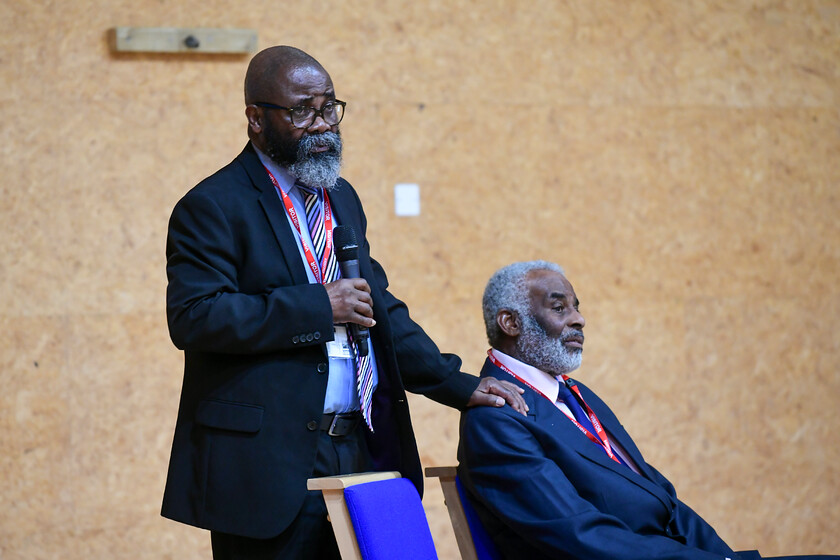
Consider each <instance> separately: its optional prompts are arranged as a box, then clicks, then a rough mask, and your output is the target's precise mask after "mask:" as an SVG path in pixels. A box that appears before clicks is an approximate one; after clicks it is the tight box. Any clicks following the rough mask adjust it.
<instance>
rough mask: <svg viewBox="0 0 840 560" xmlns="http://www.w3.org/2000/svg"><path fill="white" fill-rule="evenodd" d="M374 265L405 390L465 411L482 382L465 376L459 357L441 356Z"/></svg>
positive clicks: (374, 263) (470, 376)
mask: <svg viewBox="0 0 840 560" xmlns="http://www.w3.org/2000/svg"><path fill="white" fill-rule="evenodd" d="M372 264H373V268H374V271H375V273H376V277H377V279H378V281H379V282H380V287H384V288H383V293H384V295H385V302H386V306H387V310H388V318H389V320H390V323H391V329H392V334H393V340H394V350H395V352H396V355H397V365H398V367H399V369H400V375H401V377H402V380H403V383H404V384H405V388H406V389H407V390H409V391H411V392H412V393H418V394H421V395H424V396H426V397H429V398H430V399H433V400H435V401H437V402H439V403H441V404H443V405H446V406H450V407H452V408H457V409H459V410H463V409H464V408H466V406H467V402H468V401H469V400H470V397H471V396H472V394H473V392H474V391H475V390H476V388H477V387H478V384H479V382H480V379H479V378H478V377H476V376H474V375H469V374H466V373H463V372H461V359H460V358H459V357H458V356H456V355H455V354H442V353H441V352H440V350H439V349H438V347H437V345H436V344H435V343H434V341H432V339H431V338H430V337H429V335H427V334H426V332H425V331H424V330H423V329H422V328H421V327H420V326H419V325H418V324H417V323H415V322H414V320H412V318H411V316H410V315H409V313H408V307H407V306H406V305H405V303H403V302H402V301H400V300H399V299H397V298H396V297H394V296H393V295H392V294H391V293H390V292H389V291H388V290H387V286H388V281H387V278H386V277H385V271H384V270H382V267H381V266H379V263H377V262H376V261H372Z"/></svg>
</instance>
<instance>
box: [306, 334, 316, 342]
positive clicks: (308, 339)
mask: <svg viewBox="0 0 840 560" xmlns="http://www.w3.org/2000/svg"><path fill="white" fill-rule="evenodd" d="M314 338H315V337H314V336H313V335H312V333H309V334H308V335H306V342H312V339H314Z"/></svg>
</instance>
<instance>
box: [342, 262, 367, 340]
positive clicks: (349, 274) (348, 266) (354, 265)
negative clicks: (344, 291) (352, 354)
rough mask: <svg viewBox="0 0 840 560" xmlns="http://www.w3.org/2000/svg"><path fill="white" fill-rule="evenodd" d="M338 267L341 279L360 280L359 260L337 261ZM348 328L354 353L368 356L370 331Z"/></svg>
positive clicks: (360, 328)
mask: <svg viewBox="0 0 840 560" xmlns="http://www.w3.org/2000/svg"><path fill="white" fill-rule="evenodd" d="M338 266H339V268H340V269H341V276H342V277H343V278H361V274H359V259H348V260H346V261H338ZM348 326H349V327H350V334H351V335H352V336H353V343H354V344H355V345H356V351H357V352H358V353H359V356H367V355H368V352H369V350H368V338H369V337H370V331H369V330H368V328H367V327H364V326H362V325H359V324H356V323H348Z"/></svg>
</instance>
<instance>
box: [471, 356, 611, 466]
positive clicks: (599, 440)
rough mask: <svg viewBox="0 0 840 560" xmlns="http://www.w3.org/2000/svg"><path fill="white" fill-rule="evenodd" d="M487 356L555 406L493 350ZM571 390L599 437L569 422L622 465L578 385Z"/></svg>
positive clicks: (578, 424) (501, 368) (497, 365)
mask: <svg viewBox="0 0 840 560" xmlns="http://www.w3.org/2000/svg"><path fill="white" fill-rule="evenodd" d="M487 356H488V357H489V358H490V361H491V362H493V365H494V366H496V367H497V368H499V369H500V370H502V371H504V372H505V373H507V374H508V375H511V376H513V377H514V378H515V379H516V380H518V381H519V382H520V383H522V384H524V385H527V386H528V387H530V388H531V389H533V390H534V391H536V393H537V394H538V395H542V396H543V397H545V399H546V400H547V401H549V402H551V404H554V402H553V401H552V400H551V399H550V398H549V397H548V396H546V395H545V393H543V392H542V391H540V390H539V389H537V388H536V387H534V386H533V385H531V384H530V383H528V382H527V381H525V380H524V379H522V378H521V377H519V376H518V375H516V374H515V373H513V371H511V370H510V368H508V367H506V366H505V365H504V364H503V363H502V362H500V361H499V359H498V358H497V357H496V356H494V355H493V349H492V348H491V349H490V350H488V351H487ZM562 377H563V381H566V380H567V379H568V378H569V377H568V376H567V375H563V376H562ZM569 389H571V390H572V391H574V392H575V394H576V395H577V396H578V397H579V398H580V402H581V403H583V408H584V409H585V410H586V415H587V416H589V421H590V422H592V427H593V428H595V431H596V432H597V434H598V437H597V438H596V437H595V435H593V434H592V433H590V432H589V430H587V429H586V428H584V427H583V426H581V425H580V423H579V422H578V421H577V420H575V418H574V416H569V415H568V414H566V416H568V418H569V420H571V421H572V422H574V424H575V426H577V427H578V429H579V430H580V431H581V432H583V434H584V435H585V436H586V437H588V438H589V439H590V440H591V441H592V442H594V443H597V444H598V445H600V446H601V447H603V448H604V451H606V452H607V455H608V456H609V458H610V459H612V460H613V461H615V462H616V463H619V464H620V463H621V461H619V460H618V457H616V456H615V453H613V450H612V446H611V445H610V439H609V437H608V436H607V432H606V431H605V430H604V427H603V426H601V422H599V421H598V417H597V416H595V412H594V411H593V410H592V409H591V408H589V405H588V404H586V401H585V400H583V396H582V395H581V394H580V389H578V387H577V385H572V386H571V387H569ZM555 406H556V405H555Z"/></svg>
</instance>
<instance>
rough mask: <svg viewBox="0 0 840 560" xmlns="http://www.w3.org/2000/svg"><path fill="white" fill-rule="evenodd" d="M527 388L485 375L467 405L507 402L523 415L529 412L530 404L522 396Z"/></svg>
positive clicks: (490, 404) (494, 404)
mask: <svg viewBox="0 0 840 560" xmlns="http://www.w3.org/2000/svg"><path fill="white" fill-rule="evenodd" d="M524 392H525V389H523V388H522V387H519V386H517V385H514V384H513V383H511V382H510V381H499V380H498V379H496V378H495V377H484V378H482V380H481V382H480V383H479V384H478V388H477V389H476V390H475V392H474V393H473V394H472V396H471V397H470V402H468V403H467V406H468V407H470V406H505V402H507V404H509V405H510V406H512V407H513V409H514V410H515V411H516V412H518V413H520V414H521V415H523V416H526V415H527V413H528V405H527V404H525V399H523V398H522V393H524Z"/></svg>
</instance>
